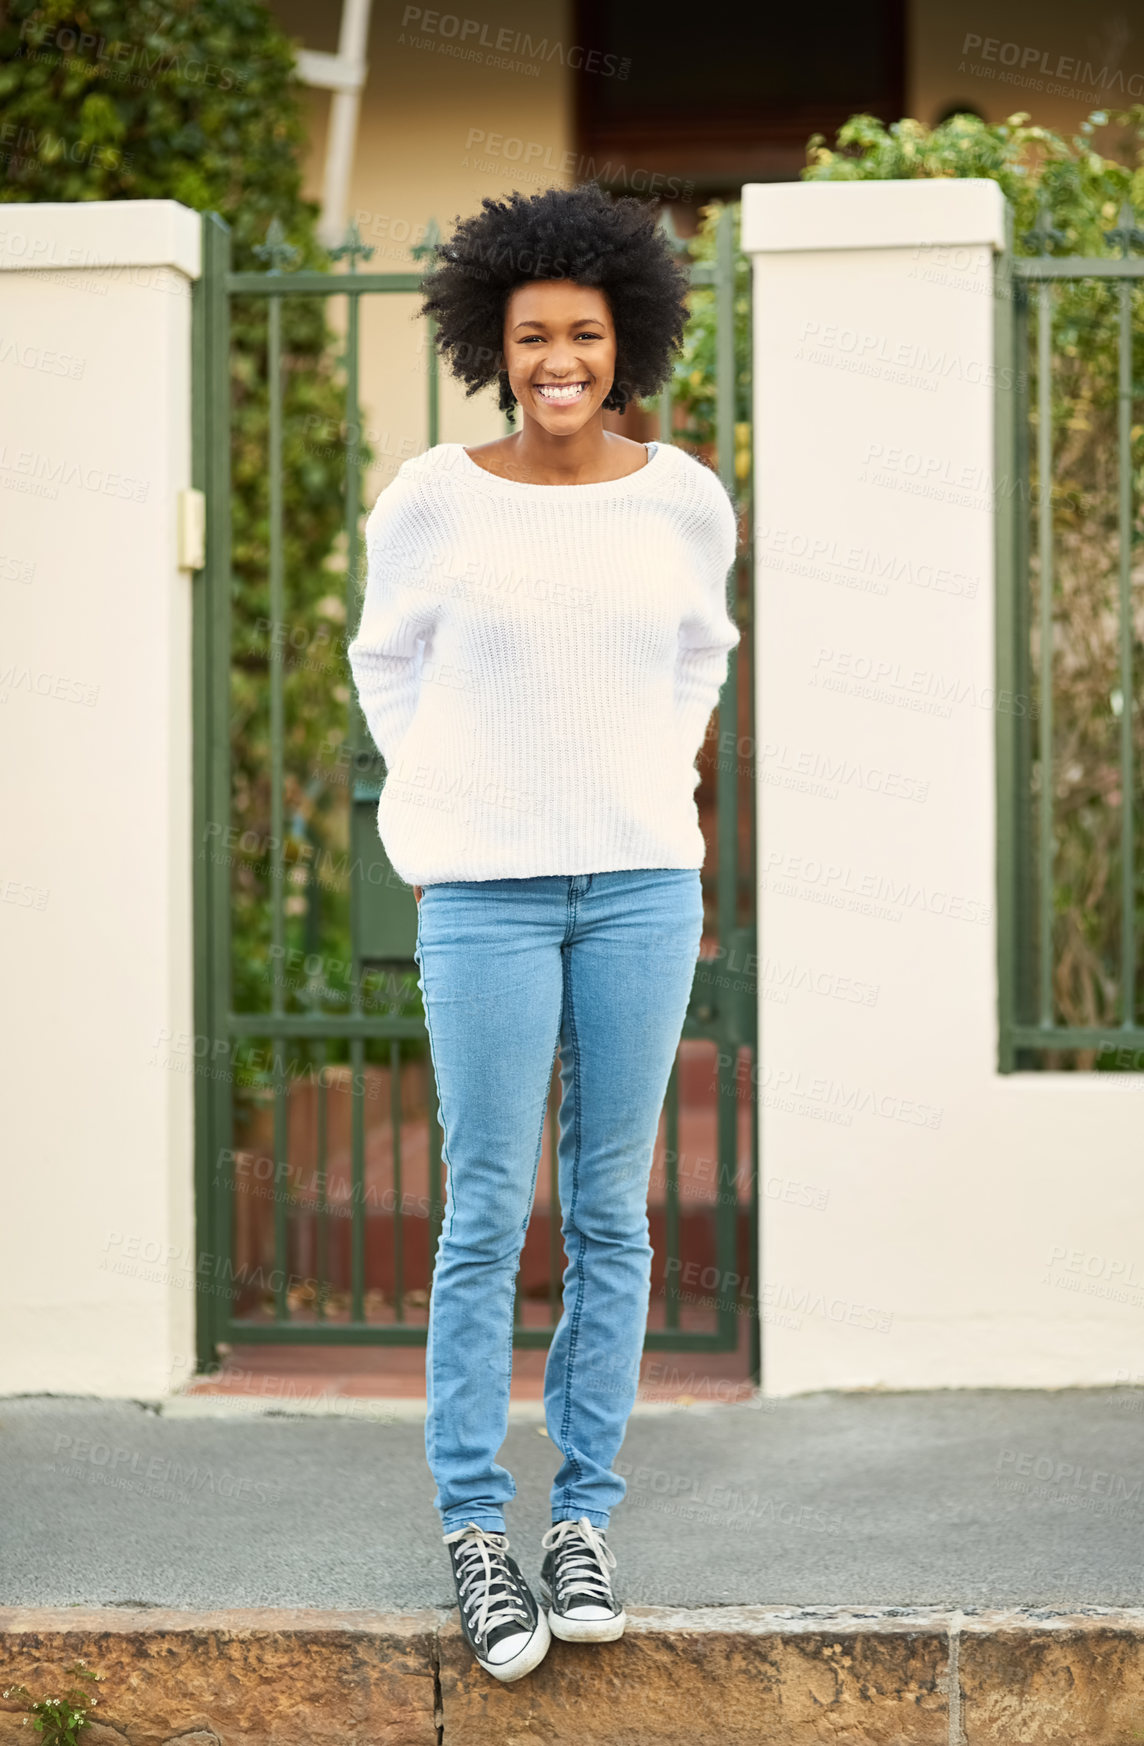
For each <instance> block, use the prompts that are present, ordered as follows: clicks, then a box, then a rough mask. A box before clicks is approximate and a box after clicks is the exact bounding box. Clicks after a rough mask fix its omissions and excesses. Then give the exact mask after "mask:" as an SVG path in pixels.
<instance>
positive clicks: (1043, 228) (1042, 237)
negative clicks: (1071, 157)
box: [1024, 187, 1068, 255]
mask: <svg viewBox="0 0 1144 1746" xmlns="http://www.w3.org/2000/svg"><path fill="white" fill-rule="evenodd" d="M1024 240H1025V241H1026V242H1027V243H1032V245H1033V253H1034V254H1035V255H1047V254H1049V253H1050V251H1051V249H1052V247H1053V244H1054V243H1059V242H1067V240H1068V231H1067V230H1059V229H1058V228H1057V226H1056V225H1055V224H1054V223H1053V216H1052V212H1051V210H1050V207H1049V196H1048V192H1047V190H1046V189H1045V188H1044V187H1042V188H1041V191H1040V198H1039V201H1038V205H1037V222H1036V224H1035V225H1034V226H1033V228H1032V230H1027V231H1026V232H1025V237H1024Z"/></svg>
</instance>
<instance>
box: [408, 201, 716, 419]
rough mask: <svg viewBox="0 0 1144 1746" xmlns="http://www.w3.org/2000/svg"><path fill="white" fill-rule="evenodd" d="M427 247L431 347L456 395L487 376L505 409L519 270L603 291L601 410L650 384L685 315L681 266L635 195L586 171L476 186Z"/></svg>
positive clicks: (665, 372)
mask: <svg viewBox="0 0 1144 1746" xmlns="http://www.w3.org/2000/svg"><path fill="white" fill-rule="evenodd" d="M435 254H436V261H437V264H436V266H435V267H434V268H433V269H432V271H431V272H430V273H429V275H428V276H427V277H426V279H425V280H424V282H423V284H422V293H423V298H424V301H423V303H422V311H421V312H422V314H423V315H429V316H432V317H433V318H434V319H435V320H436V323H437V349H438V350H439V351H440V353H441V355H442V356H443V357H444V358H446V359H447V360H448V364H449V368H450V369H451V370H452V372H453V374H454V375H455V376H457V377H459V378H460V380H461V381H462V382H464V383H465V384H466V385H467V386H466V389H465V392H466V394H476V393H477V391H478V390H479V389H481V388H484V387H486V386H487V385H488V384H489V383H491V382H494V381H495V382H497V383H498V384H499V389H500V395H499V405H500V409H501V411H502V412H506V413H508V415H509V416H510V417H511V416H512V409H513V407H514V406H515V405H516V399H515V396H514V395H513V392H512V389H511V388H510V387H509V381H508V372H507V371H506V370H505V369H503V368H502V367H500V361H501V357H502V352H503V343H504V315H505V305H506V304H507V302H508V298H509V294H510V292H512V291H514V290H515V289H516V288H517V286H518V285H524V284H527V283H529V282H530V281H531V280H537V279H568V280H570V281H571V282H572V283H573V284H576V285H591V286H593V287H595V288H596V289H598V290H600V291H602V292H603V293H604V295H605V297H606V298H607V300H608V306H609V308H610V309H611V312H612V320H613V322H614V323H615V328H616V373H615V380H614V381H613V383H612V387H611V389H610V391H609V393H608V395H607V398H606V399H605V401H604V405H605V406H606V407H608V408H609V409H610V410H611V411H614V412H622V411H623V409H624V407H625V406H626V405H627V404H628V402H629V400H632V399H638V398H640V397H641V396H642V395H646V394H654V393H656V392H657V390H658V389H659V388H660V387H661V386H662V385H663V383H664V382H665V381H666V380H667V378H668V376H669V375H670V373H671V366H672V360H673V356H674V353H675V352H676V351H677V350H678V348H679V345H680V343H681V341H682V338H683V329H684V324H685V323H686V320H687V306H686V303H685V301H684V299H685V297H686V295H687V290H688V276H687V274H686V272H685V271H684V269H683V268H682V267H680V266H679V265H678V264H677V262H676V261H675V259H674V257H673V255H672V253H671V249H670V247H669V245H668V243H667V239H666V238H665V237H664V236H663V234H662V232H661V231H660V229H659V227H658V225H657V222H656V218H655V214H654V212H653V211H652V210H651V209H650V208H649V207H648V206H645V205H644V204H643V202H642V201H639V200H636V199H633V198H632V197H631V196H630V195H622V196H620V197H618V198H617V197H613V196H611V195H609V194H606V193H605V192H604V190H603V189H602V188H599V187H597V186H596V185H595V183H591V182H589V183H585V184H584V185H582V186H581V187H578V188H549V189H547V190H546V191H545V192H544V193H543V194H535V195H533V196H531V197H528V196H526V195H524V194H519V193H514V194H511V195H510V196H509V197H508V199H507V200H493V199H490V198H487V197H486V198H485V199H484V200H482V202H481V211H480V212H478V213H476V214H474V216H473V217H472V218H466V219H458V220H457V225H456V229H455V230H454V232H453V235H452V236H451V237H450V238H449V240H448V241H447V242H443V243H439V244H438V246H437V248H436V251H435Z"/></svg>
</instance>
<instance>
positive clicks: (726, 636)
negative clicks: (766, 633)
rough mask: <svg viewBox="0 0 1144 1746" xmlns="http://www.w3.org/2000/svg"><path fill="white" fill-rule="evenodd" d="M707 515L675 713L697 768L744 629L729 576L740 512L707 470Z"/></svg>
mask: <svg viewBox="0 0 1144 1746" xmlns="http://www.w3.org/2000/svg"><path fill="white" fill-rule="evenodd" d="M703 471H704V472H705V473H706V474H707V478H708V480H709V481H710V483H709V484H708V485H707V486H706V487H705V489H704V491H703V493H702V496H703V499H704V501H703V506H702V508H703V513H702V514H701V515H700V517H699V519H698V522H697V525H696V528H695V536H694V537H695V541H696V550H697V553H698V559H699V587H698V589H697V591H696V595H695V598H694V601H693V604H692V607H691V609H690V610H689V612H688V613H687V614H686V616H685V617H684V619H683V621H682V623H681V625H680V629H679V652H678V655H677V657H676V665H675V713H676V720H677V722H678V723H679V728H680V732H681V735H682V738H683V744H684V749H685V751H686V753H687V755H688V757H689V759H690V761H691V763H692V764H694V762H695V759H696V757H697V755H698V753H699V749H700V747H701V746H702V744H703V738H704V735H705V733H706V731H707V723H708V722H709V720H710V719H711V711H712V710H713V709H714V708H715V705H716V703H717V702H718V701H719V693H720V691H721V690H722V687H723V681H724V679H725V678H726V676H727V656H728V654H729V653H730V651H731V650H732V649H733V648H735V646H736V645H737V643H738V642H739V635H740V633H739V629H738V626H737V625H736V624H735V623H734V621H733V619H732V618H731V615H730V613H729V612H728V610H727V573H728V571H729V570H730V568H731V565H732V563H733V562H734V559H735V544H736V539H737V532H738V530H737V527H736V523H735V511H734V509H733V508H732V505H731V500H730V498H729V497H728V495H727V493H726V491H725V490H724V489H723V486H722V485H721V484H720V482H719V480H718V479H717V478H716V477H715V476H714V475H713V474H712V473H711V472H710V470H709V469H707V468H704V469H703Z"/></svg>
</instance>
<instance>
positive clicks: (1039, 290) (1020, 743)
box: [995, 200, 1144, 1073]
mask: <svg viewBox="0 0 1144 1746" xmlns="http://www.w3.org/2000/svg"><path fill="white" fill-rule="evenodd" d="M1006 222H1007V246H1006V249H1005V251H1004V252H1003V253H1002V254H1001V255H1000V256H999V257H998V285H997V294H996V302H995V344H996V362H997V372H996V399H995V411H996V421H995V429H996V444H995V454H996V466H995V473H996V489H995V500H996V533H997V549H996V568H997V638H996V655H997V692H996V694H997V699H998V706H997V711H996V722H997V733H996V753H997V896H998V903H997V919H998V930H997V938H998V954H999V956H998V991H999V1058H998V1067H999V1070H1000V1071H1001V1072H1003V1073H1011V1072H1016V1071H1022V1070H1025V1071H1037V1070H1040V1069H1042V1068H1043V1067H1044V1066H1045V1064H1046V1059H1047V1060H1048V1061H1049V1063H1050V1064H1051V1065H1056V1064H1057V1063H1058V1061H1059V1062H1060V1063H1061V1064H1068V1065H1072V1064H1073V1063H1074V1062H1075V1061H1076V1060H1077V1059H1080V1060H1081V1062H1082V1064H1086V1063H1085V1062H1084V1057H1085V1056H1086V1055H1087V1056H1089V1057H1091V1064H1092V1065H1094V1066H1097V1067H1102V1068H1114V1069H1121V1068H1128V1069H1131V1070H1135V1071H1139V1069H1140V1067H1141V1065H1142V1064H1144V1018H1141V1017H1140V1016H1139V1012H1140V1001H1141V998H1142V996H1141V968H1142V965H1141V955H1140V952H1139V947H1138V939H1137V933H1138V912H1139V908H1140V903H1141V894H1142V893H1144V872H1142V869H1141V865H1140V861H1141V857H1140V839H1141V833H1140V831H1139V829H1138V815H1139V807H1140V793H1139V786H1140V785H1139V778H1138V768H1139V762H1140V750H1139V744H1138V739H1139V734H1140V685H1139V679H1138V674H1137V660H1138V652H1137V643H1138V639H1139V632H1138V630H1137V629H1136V628H1135V625H1134V600H1135V599H1136V598H1138V582H1139V577H1138V575H1137V574H1136V571H1137V569H1138V566H1139V553H1140V531H1139V503H1138V500H1137V496H1136V491H1135V479H1136V466H1137V462H1136V461H1135V460H1134V443H1138V440H1139V434H1140V433H1139V427H1138V426H1136V425H1134V421H1133V409H1134V405H1135V403H1136V401H1137V399H1138V398H1139V396H1140V393H1141V389H1140V374H1139V370H1140V364H1139V347H1140V335H1141V332H1142V331H1144V329H1142V328H1141V322H1140V314H1141V297H1140V288H1141V285H1142V282H1144V256H1142V255H1141V254H1140V253H1138V252H1135V251H1139V250H1141V249H1142V248H1144V230H1141V229H1140V227H1139V226H1138V225H1137V224H1136V215H1135V213H1134V211H1133V209H1132V207H1131V205H1130V204H1128V203H1127V202H1126V203H1125V204H1124V206H1123V207H1122V208H1121V211H1120V215H1119V222H1118V224H1117V225H1115V226H1114V227H1113V228H1111V229H1109V230H1108V231H1106V232H1105V233H1104V235H1105V240H1106V241H1107V242H1108V243H1109V244H1110V245H1111V246H1112V247H1114V248H1115V249H1116V250H1117V253H1115V254H1109V255H1105V256H1093V257H1081V256H1075V255H1074V256H1069V255H1053V254H1051V253H1049V250H1050V249H1052V248H1053V247H1054V246H1056V245H1057V244H1063V243H1064V242H1065V240H1066V238H1065V234H1064V233H1063V232H1061V231H1058V230H1056V229H1055V228H1054V226H1053V224H1052V221H1051V218H1050V216H1049V211H1048V208H1047V206H1046V205H1045V204H1044V202H1043V200H1042V205H1041V211H1040V215H1039V217H1038V220H1037V223H1036V225H1035V226H1034V227H1033V229H1031V230H1030V231H1029V232H1028V233H1026V234H1025V235H1024V236H1022V238H1021V239H1020V240H1021V241H1022V242H1023V243H1024V244H1025V245H1026V246H1027V247H1028V248H1029V249H1030V250H1032V251H1033V252H1031V253H1028V254H1017V253H1016V252H1015V249H1014V226H1013V211H1012V208H1011V207H1009V208H1008V209H1007V220H1006ZM1078 292H1080V293H1082V294H1083V297H1084V300H1085V302H1086V303H1087V306H1088V307H1087V309H1085V310H1084V311H1083V313H1082V315H1081V316H1079V317H1078V310H1077V303H1078V299H1077V296H1076V293H1078ZM1062 294H1071V296H1070V300H1069V302H1068V303H1067V304H1066V307H1065V309H1064V310H1063V312H1062V307H1061V305H1062ZM1081 320H1083V321H1085V322H1086V323H1088V324H1090V325H1091V331H1093V332H1098V333H1099V334H1100V336H1101V343H1102V345H1104V346H1105V347H1106V348H1107V352H1108V357H1109V363H1110V364H1112V363H1113V362H1114V364H1115V368H1114V369H1110V370H1109V372H1108V383H1107V393H1106V396H1105V404H1103V405H1101V406H1096V404H1095V403H1094V408H1090V413H1092V412H1094V411H1099V412H1100V413H1102V414H1103V415H1104V417H1105V418H1106V421H1107V424H1108V426H1109V430H1108V436H1109V438H1111V439H1112V441H1110V442H1109V446H1108V448H1107V449H1105V450H1104V451H1103V459H1104V461H1105V463H1106V465H1107V470H1108V474H1109V476H1110V478H1112V479H1114V480H1115V493H1114V494H1113V492H1112V491H1111V490H1110V491H1109V493H1108V497H1109V500H1110V501H1109V502H1108V503H1098V504H1096V505H1095V506H1094V505H1092V504H1084V503H1080V504H1077V505H1075V506H1074V505H1071V504H1070V501H1069V497H1070V493H1069V491H1068V489H1067V487H1066V484H1065V482H1064V481H1062V478H1061V475H1060V471H1059V462H1058V458H1057V456H1058V449H1059V445H1060V441H1061V425H1062V420H1061V419H1060V418H1059V416H1058V417H1056V418H1055V417H1054V400H1053V394H1054V383H1055V382H1056V380H1057V378H1058V376H1059V373H1060V371H1061V368H1062V366H1063V365H1064V364H1065V363H1066V362H1067V360H1068V358H1069V357H1070V355H1071V356H1073V357H1075V356H1076V352H1077V328H1078V326H1079V323H1080V321H1081ZM1097 322H1099V323H1100V326H1099V328H1097V327H1096V326H1095V324H1096V323H1097ZM1062 329H1063V330H1064V331H1063V332H1062ZM1134 345H1135V348H1136V354H1137V355H1136V362H1135V368H1134ZM1030 385H1031V386H1032V390H1033V391H1032V393H1031V392H1030ZM1078 428H1084V427H1081V426H1079V425H1078ZM1113 441H1114V443H1115V451H1114V452H1113V447H1112V443H1113ZM1074 464H1075V463H1074ZM1113 496H1114V501H1115V508H1114V509H1113V508H1112V501H1111V500H1112V499H1113ZM1110 512H1111V513H1110ZM1097 514H1103V515H1105V516H1106V517H1107V519H1108V520H1109V521H1110V523H1111V521H1112V519H1113V517H1114V519H1115V590H1114V592H1113V591H1112V590H1110V594H1109V599H1108V601H1107V604H1106V610H1107V611H1108V613H1109V616H1110V618H1111V619H1112V621H1113V622H1114V623H1115V626H1116V671H1115V675H1112V674H1110V675H1109V685H1110V695H1109V706H1110V707H1109V713H1110V716H1111V718H1112V719H1111V721H1110V724H1109V727H1110V732H1109V744H1108V750H1107V756H1106V767H1107V770H1108V772H1109V773H1110V774H1111V773H1112V772H1115V776H1116V786H1117V787H1118V790H1119V797H1120V798H1119V800H1118V802H1117V803H1116V806H1117V807H1118V820H1117V827H1116V832H1115V834H1116V836H1117V837H1118V839H1119V844H1118V856H1117V860H1118V865H1117V866H1116V867H1115V868H1114V877H1113V878H1112V879H1110V880H1109V883H1108V890H1107V892H1106V893H1104V894H1102V895H1103V904H1102V907H1103V909H1104V910H1105V911H1106V912H1111V913H1112V915H1113V916H1114V918H1115V921H1116V926H1117V938H1116V942H1115V948H1114V950H1112V951H1109V950H1107V949H1106V950H1105V951H1104V952H1103V953H1102V959H1101V965H1100V968H1101V971H1102V974H1103V983H1104V988H1103V994H1104V1005H1105V1007H1106V1009H1107V1010H1106V1013H1105V1014H1103V1015H1100V1014H1098V1015H1096V1016H1095V1017H1094V1018H1093V1019H1090V1021H1089V1022H1080V1023H1078V1022H1076V1019H1075V1018H1072V1019H1070V1017H1069V1015H1068V1014H1067V1013H1065V1012H1064V1011H1062V1007H1061V1001H1060V998H1059V994H1058V991H1057V990H1056V988H1055V986H1054V981H1055V974H1056V970H1057V966H1058V963H1059V960H1060V956H1061V949H1060V938H1059V930H1060V923H1061V920H1062V917H1063V916H1064V914H1065V912H1066V911H1067V910H1068V909H1070V908H1074V909H1075V907H1076V905H1077V902H1078V899H1077V897H1076V894H1075V893H1073V892H1072V891H1070V890H1068V889H1067V884H1066V880H1065V876H1064V875H1062V874H1061V872H1060V871H1059V868H1058V864H1057V863H1058V861H1059V858H1060V852H1061V847H1062V833H1063V830H1064V828H1065V827H1064V825H1063V824H1062V813H1063V811H1064V807H1063V804H1062V802H1063V800H1064V799H1066V798H1070V797H1069V796H1068V795H1067V794H1065V793H1063V792H1062V787H1061V783H1062V776H1066V777H1067V772H1065V773H1062V772H1061V770H1060V765H1061V762H1062V758H1061V752H1060V749H1059V743H1058V733H1057V726H1058V717H1059V715H1060V714H1061V713H1062V705H1061V697H1060V668H1061V667H1062V666H1066V665H1068V664H1069V663H1070V662H1071V663H1072V665H1074V666H1076V665H1078V664H1080V663H1081V662H1083V660H1084V659H1085V658H1086V657H1085V654H1084V649H1083V644H1082V638H1083V636H1084V635H1085V634H1087V631H1088V627H1081V626H1071V625H1070V623H1069V620H1068V616H1067V608H1066V607H1064V606H1063V605H1062V601H1061V595H1060V588H1059V585H1058V584H1059V575H1058V571H1059V568H1060V554H1059V547H1060V542H1061V534H1062V527H1063V526H1064V525H1066V523H1067V522H1068V521H1069V519H1070V518H1071V519H1073V520H1074V521H1077V522H1083V521H1084V520H1086V519H1087V521H1088V522H1089V524H1093V523H1094V521H1095V517H1096V515H1097ZM1034 559H1035V560H1036V562H1035V564H1034ZM1070 636H1071V637H1072V638H1073V641H1072V644H1071V646H1070V643H1069V637H1070ZM1062 657H1063V659H1062ZM1113 735H1114V738H1113ZM1091 800H1092V802H1093V803H1094V804H1095V803H1096V802H1097V801H1098V800H1099V802H1100V804H1101V805H1102V806H1103V807H1105V808H1106V809H1107V804H1108V803H1107V800H1106V797H1105V795H1099V796H1098V795H1093V796H1091ZM1113 817H1116V812H1115V811H1114V812H1113ZM1072 828H1073V830H1074V831H1075V830H1076V825H1075V823H1074V824H1073V827H1072ZM1102 1020H1103V1022H1102Z"/></svg>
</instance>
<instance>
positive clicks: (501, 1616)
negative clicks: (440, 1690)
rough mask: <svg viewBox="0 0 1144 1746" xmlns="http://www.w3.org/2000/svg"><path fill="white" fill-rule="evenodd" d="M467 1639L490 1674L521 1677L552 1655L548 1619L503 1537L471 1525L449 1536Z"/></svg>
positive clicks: (454, 1579)
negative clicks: (511, 1556)
mask: <svg viewBox="0 0 1144 1746" xmlns="http://www.w3.org/2000/svg"><path fill="white" fill-rule="evenodd" d="M445 1544H446V1545H447V1546H448V1548H449V1558H450V1560H451V1562H452V1565H453V1581H454V1583H455V1584H456V1587H457V1604H458V1606H459V1607H460V1609H461V1630H462V1631H463V1632H464V1634H465V1641H466V1643H468V1645H469V1648H470V1649H471V1650H472V1651H473V1654H474V1655H475V1656H476V1658H477V1660H478V1662H479V1663H480V1665H481V1666H482V1667H483V1668H484V1670H485V1672H486V1673H491V1674H492V1676H493V1678H494V1679H503V1680H505V1681H506V1682H507V1681H509V1680H513V1679H523V1677H524V1675H525V1674H526V1673H531V1672H532V1670H533V1668H534V1667H539V1665H540V1663H541V1662H542V1661H543V1660H544V1657H545V1656H546V1655H547V1653H548V1645H549V1644H550V1643H551V1641H552V1637H551V1634H550V1632H549V1629H548V1620H547V1619H546V1618H545V1616H544V1612H543V1610H542V1608H541V1607H539V1606H538V1605H537V1602H536V1597H535V1596H534V1594H533V1592H532V1590H531V1589H530V1588H529V1586H528V1584H527V1582H526V1581H525V1580H524V1577H523V1576H522V1575H521V1574H520V1569H519V1566H518V1565H517V1562H516V1559H515V1558H510V1557H509V1555H508V1539H507V1537H506V1536H505V1535H504V1534H494V1533H490V1532H489V1531H488V1530H487V1529H485V1528H478V1527H477V1525H476V1523H475V1522H470V1523H469V1525H468V1527H466V1528H458V1529H457V1531H456V1532H455V1533H453V1534H446V1535H445Z"/></svg>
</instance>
